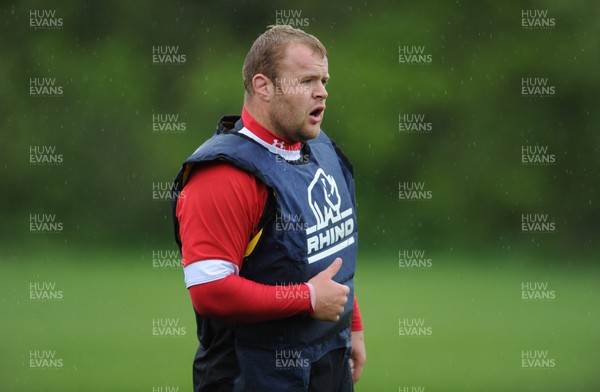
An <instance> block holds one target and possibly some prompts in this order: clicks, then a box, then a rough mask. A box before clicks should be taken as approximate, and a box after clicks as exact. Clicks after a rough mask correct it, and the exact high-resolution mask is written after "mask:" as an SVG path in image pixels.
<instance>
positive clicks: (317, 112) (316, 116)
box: [308, 105, 325, 123]
mask: <svg viewBox="0 0 600 392" xmlns="http://www.w3.org/2000/svg"><path fill="white" fill-rule="evenodd" d="M324 111H325V106H323V105H320V106H317V107H316V108H315V109H314V110H313V111H312V112H310V113H309V114H308V115H309V117H310V119H311V120H312V121H313V122H314V123H318V122H320V121H321V120H322V119H323V112H324Z"/></svg>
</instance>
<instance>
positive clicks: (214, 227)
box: [176, 110, 363, 331]
mask: <svg viewBox="0 0 600 392" xmlns="http://www.w3.org/2000/svg"><path fill="white" fill-rule="evenodd" d="M242 121H243V123H244V125H245V127H246V128H247V129H248V130H250V131H251V132H252V133H253V135H254V136H256V137H258V138H260V139H261V140H263V141H264V142H265V143H267V144H269V145H271V144H272V145H275V146H276V147H277V148H278V149H283V150H285V151H287V152H288V153H292V154H293V153H294V152H298V153H299V151H300V148H301V144H300V143H290V142H289V141H287V140H282V138H280V137H277V136H276V135H273V134H272V133H271V132H269V131H268V130H267V129H265V128H264V127H262V126H261V125H260V124H258V123H257V122H256V121H255V120H254V119H253V118H252V117H251V116H250V114H249V113H248V112H247V111H245V110H244V111H243V112H242ZM267 195H268V190H267V187H266V185H265V184H264V183H262V182H261V181H260V180H258V179H257V178H256V177H254V176H253V175H251V174H249V173H247V172H244V171H242V170H240V169H238V168H236V167H234V166H233V165H231V164H228V163H225V162H215V163H212V164H209V165H207V166H204V167H202V168H201V169H199V170H197V171H196V172H195V173H193V174H192V176H191V178H190V179H189V181H188V182H187V184H186V185H185V187H184V189H183V191H182V193H181V195H180V198H179V201H178V203H177V208H176V214H177V218H178V219H179V225H180V229H179V230H180V237H181V241H182V250H181V251H182V261H183V266H184V273H185V279H186V286H187V287H188V289H189V292H190V295H191V298H192V303H193V305H194V307H195V309H196V310H197V311H198V313H200V314H202V315H206V316H209V317H216V318H221V319H225V320H229V321H233V322H245V323H251V322H259V321H266V320H273V319H279V318H284V317H290V316H293V315H297V314H307V315H310V314H311V313H312V306H311V293H310V291H311V290H310V289H309V287H308V285H306V284H299V285H295V286H293V287H286V290H288V291H289V290H294V291H297V294H295V295H285V296H282V295H277V290H280V289H281V288H280V287H279V288H278V287H277V286H269V285H264V284H260V283H256V282H254V281H251V280H248V279H245V278H243V277H240V276H238V272H239V270H240V269H241V267H242V262H243V258H244V252H245V250H246V247H247V245H248V241H249V239H250V238H251V237H252V236H253V235H254V234H255V233H256V230H257V226H258V223H259V221H260V218H261V216H262V213H263V210H264V208H265V204H266V201H267ZM312 295H314V293H313V294H312ZM362 329H363V325H362V321H361V317H360V312H359V309H358V303H357V302H356V297H355V298H354V318H353V320H352V330H353V331H358V330H362Z"/></svg>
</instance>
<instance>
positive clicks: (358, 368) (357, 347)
mask: <svg viewBox="0 0 600 392" xmlns="http://www.w3.org/2000/svg"><path fill="white" fill-rule="evenodd" d="M351 339H352V351H351V352H350V369H352V383H354V384H356V383H357V382H358V380H359V379H360V374H361V373H362V371H363V368H364V367H365V362H366V361H367V350H366V349H365V335H364V334H363V331H352V337H351Z"/></svg>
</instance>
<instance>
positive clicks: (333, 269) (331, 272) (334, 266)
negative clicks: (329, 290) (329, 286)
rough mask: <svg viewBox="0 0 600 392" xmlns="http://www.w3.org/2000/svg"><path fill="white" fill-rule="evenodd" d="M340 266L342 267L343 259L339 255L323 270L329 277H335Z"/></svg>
mask: <svg viewBox="0 0 600 392" xmlns="http://www.w3.org/2000/svg"><path fill="white" fill-rule="evenodd" d="M340 268H342V259H340V258H339V257H338V258H337V259H335V260H333V263H331V264H329V267H327V268H326V269H325V270H323V272H324V273H325V274H326V275H327V276H328V277H329V278H333V277H334V276H335V274H337V273H338V271H339V270H340Z"/></svg>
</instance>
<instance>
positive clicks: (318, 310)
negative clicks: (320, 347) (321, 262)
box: [308, 257, 350, 321]
mask: <svg viewBox="0 0 600 392" xmlns="http://www.w3.org/2000/svg"><path fill="white" fill-rule="evenodd" d="M341 267H342V259H340V258H339V257H338V258H337V259H335V260H334V261H333V263H331V265H330V266H329V267H327V268H326V269H324V270H323V271H321V272H320V273H319V274H318V275H317V276H315V277H314V278H312V279H311V280H309V281H308V283H310V284H311V285H312V286H313V287H314V289H315V294H316V297H317V298H316V301H315V312H314V313H313V315H312V317H313V318H316V319H317V320H324V321H339V319H340V314H342V312H343V311H344V304H345V303H346V301H348V294H349V293H350V288H348V286H345V285H343V284H339V283H337V282H336V281H334V280H333V277H334V276H335V274H337V272H338V271H339V270H340V268H341Z"/></svg>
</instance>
